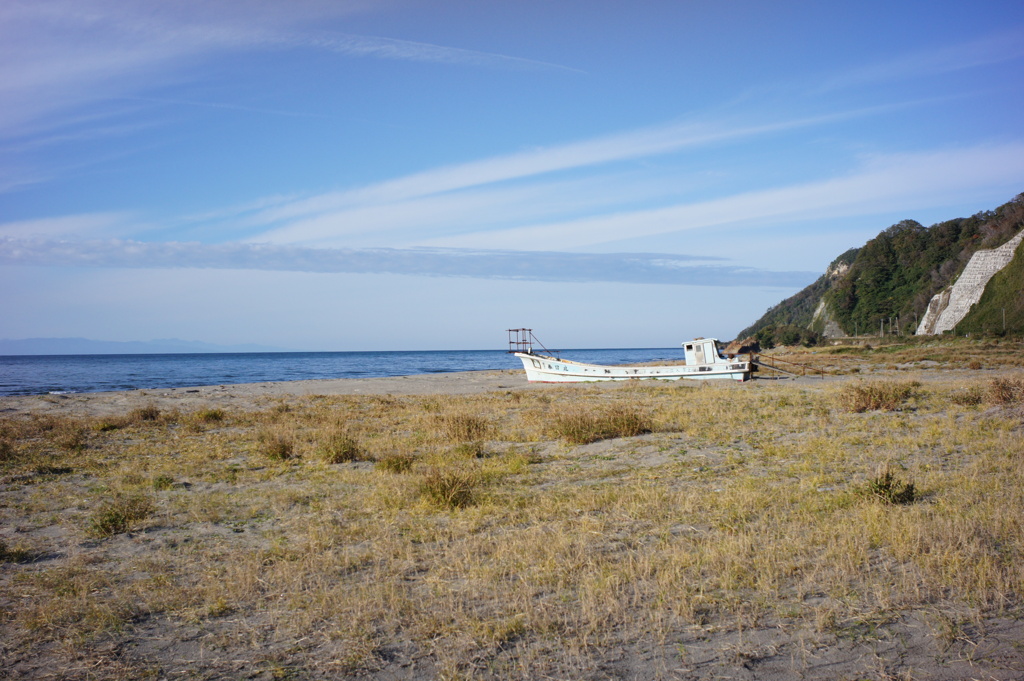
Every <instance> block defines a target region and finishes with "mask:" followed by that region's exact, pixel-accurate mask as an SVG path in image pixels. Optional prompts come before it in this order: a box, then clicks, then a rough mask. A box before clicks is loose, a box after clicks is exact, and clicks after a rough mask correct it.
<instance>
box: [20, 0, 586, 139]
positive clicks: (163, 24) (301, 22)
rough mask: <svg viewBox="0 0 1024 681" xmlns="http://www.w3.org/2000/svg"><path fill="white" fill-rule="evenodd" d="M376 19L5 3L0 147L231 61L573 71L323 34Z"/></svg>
mask: <svg viewBox="0 0 1024 681" xmlns="http://www.w3.org/2000/svg"><path fill="white" fill-rule="evenodd" d="M379 9H381V3H371V2H364V1H362V0H338V1H336V2H321V1H318V0H294V1H292V2H288V3H280V2H264V1H258V0H257V1H254V2H246V3H210V2H200V1H199V0H180V1H178V2H174V3H162V4H156V5H154V4H153V3H150V2H144V1H142V0H49V1H47V2H39V1H38V0H7V2H5V3H3V4H2V5H0V100H2V101H3V102H4V107H3V108H2V109H0V137H2V136H10V135H17V134H23V133H24V132H25V131H32V130H39V129H46V128H49V127H53V126H54V125H57V124H58V123H59V121H57V120H53V116H54V115H55V114H65V113H67V112H68V111H71V110H73V109H75V108H76V107H80V106H82V105H85V104H86V103H95V102H98V101H102V100H106V99H117V98H120V97H125V96H130V95H133V94H139V93H142V92H147V91H152V89H153V88H154V87H155V86H159V85H161V84H167V83H174V82H179V81H180V80H181V79H182V78H189V79H192V78H195V77H197V76H196V75H195V74H197V73H199V74H201V73H203V71H202V69H195V68H191V69H189V67H195V66H196V65H197V64H199V63H202V61H203V60H205V59H208V58H210V57H211V56H214V55H216V54H219V53H224V52H231V51H240V50H249V51H252V50H275V49H286V48H288V49H291V48H305V49H314V50H326V51H330V52H334V53H337V54H341V55H346V56H351V57H359V58H377V59H389V60H404V61H418V62H432V63H441V64H453V65H456V64H457V65H468V66H474V67H483V68H498V69H554V70H561V71H574V70H575V69H572V68H569V67H565V66H561V65H558V64H550V63H547V62H542V61H537V60H531V59H528V58H524V57H519V56H514V55H504V54H495V53H488V52H480V51H474V50H468V49H463V48H459V47H453V46H446V45H436V44H431V43H425V42H415V41H407V40H399V39H395V38H388V37H380V36H363V35H353V34H349V33H345V32H342V31H339V32H332V31H328V30H324V29H323V28H322V26H324V25H325V24H337V23H338V22H339V21H340V20H343V19H344V18H345V17H346V16H348V15H351V14H355V13H362V12H369V11H377V10H379ZM186 73H187V74H188V75H186ZM209 104H210V105H211V106H216V105H217V104H218V103H217V102H211V103H209Z"/></svg>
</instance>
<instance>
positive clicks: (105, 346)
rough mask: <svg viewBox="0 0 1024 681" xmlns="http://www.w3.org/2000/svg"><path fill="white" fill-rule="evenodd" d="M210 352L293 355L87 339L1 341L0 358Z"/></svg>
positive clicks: (165, 341)
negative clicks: (6, 356) (4, 356)
mask: <svg viewBox="0 0 1024 681" xmlns="http://www.w3.org/2000/svg"><path fill="white" fill-rule="evenodd" d="M189 352H194V353H213V352H292V351H291V350H288V349H286V348H275V347H270V346H266V345H256V344H253V343H246V344H243V345H215V344H213V343H203V342H201V341H185V340H180V339H177V338H161V339H158V340H150V341H98V340H90V339H88V338H23V339H19V340H8V339H0V355H137V354H171V353H189Z"/></svg>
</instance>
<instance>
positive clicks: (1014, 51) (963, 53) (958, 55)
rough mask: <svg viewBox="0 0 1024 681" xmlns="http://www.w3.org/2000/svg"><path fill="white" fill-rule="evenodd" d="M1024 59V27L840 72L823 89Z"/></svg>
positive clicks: (948, 71)
mask: <svg viewBox="0 0 1024 681" xmlns="http://www.w3.org/2000/svg"><path fill="white" fill-rule="evenodd" d="M1022 58H1024V27H1020V26H1017V27H1013V28H1011V29H1008V30H1006V31H1002V32H1000V33H996V34H993V35H988V36H985V37H984V38H980V39H977V40H971V41H968V42H963V43H958V44H954V45H946V46H943V47H939V48H936V49H930V50H919V51H916V52H911V53H909V54H903V55H901V56H899V57H896V58H894V59H890V60H887V61H882V62H878V63H874V64H870V65H867V66H864V67H861V68H857V69H853V70H850V71H847V72H845V73H840V74H837V75H835V76H833V77H831V78H829V79H828V80H826V81H825V82H824V83H823V84H822V86H821V88H820V90H821V91H822V92H829V91H833V90H840V89H845V88H851V87H860V86H864V85H870V84H874V83H882V82H892V81H899V80H908V79H911V78H921V77H928V76H934V75H938V74H943V73H951V72H954V71H965V70H968V69H974V68H978V67H981V66H988V65H991V64H999V63H1003V62H1010V61H1014V60H1017V59H1022Z"/></svg>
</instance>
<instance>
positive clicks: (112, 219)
mask: <svg viewBox="0 0 1024 681" xmlns="http://www.w3.org/2000/svg"><path fill="white" fill-rule="evenodd" d="M138 231H139V223H138V222H136V221H135V220H134V219H133V216H132V215H131V214H129V213H87V214H83V215H67V216H62V217H55V218H41V219H38V220H21V221H17V222H5V223H0V237H8V238H10V239H58V238H75V239H97V238H103V237H118V236H127V235H128V234H133V233H137V232H138Z"/></svg>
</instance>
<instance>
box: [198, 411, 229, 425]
mask: <svg viewBox="0 0 1024 681" xmlns="http://www.w3.org/2000/svg"><path fill="white" fill-rule="evenodd" d="M195 419H196V420H197V421H202V422H203V423H220V422H221V421H223V420H224V410H223V409H200V410H199V411H197V412H196V413H195Z"/></svg>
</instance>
